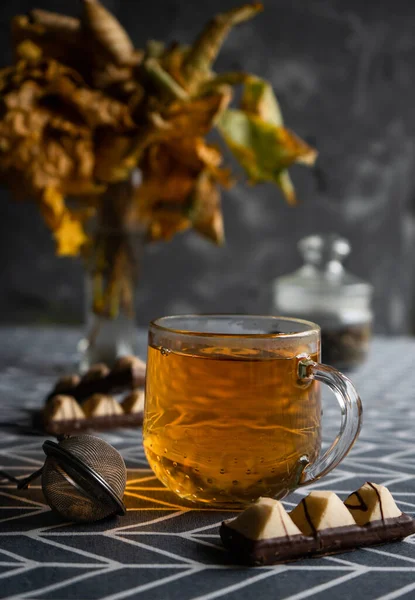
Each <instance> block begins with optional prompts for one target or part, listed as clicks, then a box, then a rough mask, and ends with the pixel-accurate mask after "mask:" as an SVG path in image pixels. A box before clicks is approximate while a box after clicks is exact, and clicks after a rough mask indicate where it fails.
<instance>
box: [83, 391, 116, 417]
mask: <svg viewBox="0 0 415 600" xmlns="http://www.w3.org/2000/svg"><path fill="white" fill-rule="evenodd" d="M82 408H83V409H84V412H85V415H86V416H87V417H110V416H113V415H122V414H124V411H123V409H122V407H121V405H120V403H119V402H117V401H116V400H115V398H113V397H112V396H106V395H105V394H94V395H93V396H91V397H90V398H88V400H86V402H84V404H83V405H82Z"/></svg>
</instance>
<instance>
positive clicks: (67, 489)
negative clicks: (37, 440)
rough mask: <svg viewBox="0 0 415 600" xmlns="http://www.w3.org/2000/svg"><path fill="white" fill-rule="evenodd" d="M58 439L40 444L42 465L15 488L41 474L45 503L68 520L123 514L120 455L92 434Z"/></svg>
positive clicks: (123, 474)
mask: <svg viewBox="0 0 415 600" xmlns="http://www.w3.org/2000/svg"><path fill="white" fill-rule="evenodd" d="M58 440H59V441H58V443H55V442H51V441H49V440H48V441H46V442H45V443H44V444H43V451H44V452H45V454H46V461H45V464H44V466H43V467H42V469H40V470H39V471H37V472H36V473H34V474H33V475H31V476H30V477H28V478H27V479H25V480H23V481H21V482H20V484H19V487H20V488H24V487H27V486H28V484H29V483H30V481H32V480H33V479H34V478H35V477H37V476H39V475H40V474H41V475H42V491H43V493H44V495H45V498H46V500H47V502H48V504H49V506H50V507H51V508H52V509H53V510H55V511H56V512H58V513H59V514H60V515H61V516H62V517H64V518H65V519H68V520H70V521H79V522H92V521H99V520H101V519H105V518H106V517H109V516H112V515H124V514H125V512H126V510H125V506H124V504H123V501H122V497H123V494H124V490H125V485H126V482H127V470H126V467H125V463H124V460H123V458H122V456H121V454H120V453H119V452H118V451H117V450H116V449H115V448H113V446H111V445H110V444H108V443H107V442H105V441H104V440H102V439H101V438H98V437H95V436H92V435H77V436H62V437H61V438H58Z"/></svg>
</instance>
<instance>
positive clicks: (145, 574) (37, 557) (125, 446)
mask: <svg viewBox="0 0 415 600" xmlns="http://www.w3.org/2000/svg"><path fill="white" fill-rule="evenodd" d="M78 338H79V332H77V331H73V330H67V329H63V328H56V329H50V330H48V329H26V328H3V329H0V340H1V343H0V369H1V370H0V399H1V405H2V416H1V419H0V420H1V421H2V422H3V425H2V426H1V437H0V469H3V470H7V471H9V472H10V473H12V474H13V475H15V476H17V477H20V476H24V475H28V474H29V473H31V472H32V471H34V470H36V469H37V468H39V467H40V466H41V465H42V464H43V459H44V455H43V452H42V450H41V445H42V442H43V439H42V438H41V437H39V436H36V435H27V434H26V435H22V434H21V433H19V430H18V429H16V428H14V427H11V426H10V423H24V422H25V420H26V419H27V413H26V412H25V411H27V410H32V409H34V408H36V407H39V406H41V404H42V399H43V397H44V395H45V393H46V392H47V391H48V390H49V389H50V387H51V384H52V382H53V381H54V379H55V378H56V377H57V375H58V374H60V373H62V372H63V371H68V370H69V369H71V368H72V367H73V365H74V364H75V361H76V355H75V353H74V349H75V347H76V342H77V339H78ZM140 342H141V347H142V352H143V355H145V333H144V332H141V333H140ZM414 367H415V340H412V339H407V338H392V339H391V338H377V339H375V340H374V341H373V345H372V351H371V355H370V358H369V361H368V362H367V363H366V365H365V366H364V367H362V368H361V369H360V370H359V371H356V372H355V373H353V374H351V378H352V379H353V380H354V382H355V383H356V385H357V387H358V389H359V391H360V394H361V397H362V400H363V403H364V407H365V416H364V426H363V430H362V433H361V435H360V438H359V440H358V442H357V443H356V445H355V447H354V448H353V450H352V452H351V453H350V454H349V456H348V457H347V459H346V460H345V461H344V462H343V463H342V464H341V465H340V466H339V467H338V468H337V469H335V471H334V472H333V473H332V474H330V475H329V476H327V477H326V478H325V479H324V480H323V481H320V482H319V483H317V484H315V485H313V486H309V488H307V489H305V488H304V489H302V490H299V491H298V492H296V493H295V494H293V495H292V496H291V497H289V498H288V499H287V502H286V505H287V507H288V508H289V507H293V506H294V505H296V504H297V503H298V502H299V500H300V499H301V497H302V496H303V495H305V494H307V493H308V491H310V489H329V490H333V491H335V492H336V493H338V494H339V496H340V497H341V498H345V497H346V496H347V495H348V494H349V493H350V492H351V491H353V490H356V489H357V488H359V487H360V485H361V484H362V483H364V481H366V480H369V481H375V482H377V483H381V484H383V485H386V486H388V488H389V489H390V490H391V492H392V493H393V495H394V497H395V499H396V501H397V503H398V505H399V507H400V508H401V509H402V510H403V511H405V512H407V513H408V514H412V515H413V514H414V512H415V478H414V475H415V445H414V436H415V368H414ZM334 404H335V402H334V401H333V399H332V398H330V397H328V398H327V401H326V400H325V411H324V415H325V416H324V426H325V437H326V439H327V440H329V439H330V437H332V436H334V435H335V432H336V428H337V427H338V422H339V411H338V410H337V408H336V407H335V406H334ZM326 407H327V408H326ZM103 437H105V439H107V440H108V441H109V442H110V443H111V444H113V445H114V446H115V447H116V448H117V449H118V450H120V452H121V453H122V455H123V456H124V458H125V461H126V464H127V467H128V479H129V480H128V486H127V490H126V495H125V502H126V504H127V507H128V513H127V516H126V517H124V518H118V519H114V520H110V521H105V522H101V523H97V524H95V525H87V526H79V525H76V526H75V525H73V524H63V523H62V522H61V521H60V520H59V518H58V517H57V516H56V515H54V514H53V513H52V512H51V511H50V510H49V508H48V506H47V505H46V504H45V501H44V498H43V496H42V492H41V489H40V486H39V482H36V485H34V486H32V487H31V488H30V490H26V491H22V492H17V491H16V489H15V486H14V485H12V484H10V483H7V482H5V481H4V480H2V481H0V497H1V500H0V597H1V598H19V599H33V600H35V599H42V600H52V599H66V598H71V599H77V600H89V599H91V600H92V599H104V598H105V599H106V600H109V599H111V600H121V599H124V598H128V599H132V598H139V599H144V598H149V599H151V600H170V599H171V600H196V599H197V600H213V599H215V598H226V599H230V600H247V599H251V598H258V599H259V598H261V599H262V598H272V599H273V600H283V599H284V600H300V599H303V598H312V599H317V600H334V599H336V600H346V599H353V600H360V599H364V600H374V599H377V600H392V599H395V598H404V599H408V600H409V599H410V598H415V536H412V537H409V538H407V539H406V540H405V541H404V542H401V543H395V544H389V545H387V546H381V547H377V548H367V549H364V550H358V551H355V552H351V553H347V554H341V555H336V556H331V557H325V558H319V559H312V560H311V559H310V560H301V561H298V562H296V563H291V564H288V565H279V566H274V567H262V568H243V567H239V566H237V565H234V564H232V562H231V561H230V559H229V556H228V555H227V553H226V552H225V551H224V549H223V547H222V545H221V541H220V538H219V535H218V528H219V525H220V523H221V521H222V520H223V519H224V518H229V517H230V515H231V514H232V513H225V512H223V511H218V510H203V511H199V510H194V508H193V507H192V506H191V505H190V504H185V505H184V504H183V503H182V502H180V501H179V500H178V499H177V498H176V497H175V496H174V495H173V494H172V493H170V492H168V491H167V490H166V489H165V488H163V486H162V485H161V484H160V483H159V482H158V481H157V480H156V479H155V477H154V475H153V474H152V472H151V471H150V469H149V468H148V465H147V463H146V460H145V457H144V453H143V449H142V446H141V432H140V431H134V430H124V431H122V430H119V431H114V432H112V433H110V434H106V435H105V436H103Z"/></svg>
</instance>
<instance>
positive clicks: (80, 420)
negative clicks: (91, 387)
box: [35, 389, 144, 435]
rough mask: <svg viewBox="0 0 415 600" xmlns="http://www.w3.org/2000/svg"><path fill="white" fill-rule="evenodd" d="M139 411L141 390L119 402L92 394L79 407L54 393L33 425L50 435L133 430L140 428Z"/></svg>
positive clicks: (68, 398)
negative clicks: (128, 428) (129, 428)
mask: <svg viewBox="0 0 415 600" xmlns="http://www.w3.org/2000/svg"><path fill="white" fill-rule="evenodd" d="M143 409H144V390H142V389H141V390H134V391H133V392H131V393H129V394H127V395H126V396H125V398H124V399H122V400H121V401H120V402H119V401H118V400H116V399H115V398H114V397H113V396H110V395H107V394H93V395H92V396H90V397H89V398H87V399H86V400H85V402H84V403H83V404H82V406H81V405H80V404H79V403H78V401H77V400H76V399H75V398H74V397H73V396H68V395H64V394H58V395H56V396H53V397H52V398H51V399H50V400H49V402H48V403H47V404H46V406H45V408H44V410H43V411H41V412H40V413H38V414H37V415H36V417H35V426H39V427H40V428H41V429H42V430H44V431H45V432H46V433H49V434H51V435H61V434H70V433H75V432H79V431H86V430H98V431H103V430H106V429H115V428H117V427H137V426H140V425H142V422H143Z"/></svg>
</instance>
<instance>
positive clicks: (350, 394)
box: [298, 357, 362, 486]
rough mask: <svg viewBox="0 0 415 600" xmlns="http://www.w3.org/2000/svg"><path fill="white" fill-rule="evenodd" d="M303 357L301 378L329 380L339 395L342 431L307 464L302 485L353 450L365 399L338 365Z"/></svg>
mask: <svg viewBox="0 0 415 600" xmlns="http://www.w3.org/2000/svg"><path fill="white" fill-rule="evenodd" d="M299 358H300V360H299V362H298V376H299V378H300V379H301V380H303V381H312V380H316V381H321V382H322V383H325V384H327V385H328V386H329V388H330V389H331V391H332V392H333V393H334V395H335V396H336V399H337V401H338V403H339V405H340V410H341V425H340V431H339V433H338V434H337V437H336V439H335V440H334V442H333V443H332V444H331V446H330V448H328V449H327V450H326V451H325V452H324V454H323V455H322V456H320V457H319V458H318V459H317V460H316V462H314V463H312V464H310V463H309V464H307V465H306V467H305V468H304V470H303V472H302V475H301V477H300V481H299V485H300V486H301V485H308V484H309V483H312V482H313V481H316V480H317V479H320V477H323V476H324V475H326V474H327V473H328V472H329V471H331V470H332V469H334V467H336V466H337V465H338V464H339V463H340V462H341V461H342V460H343V458H344V457H345V456H346V454H347V453H348V452H349V450H350V449H351V447H352V446H353V444H354V442H355V440H356V438H357V436H358V435H359V432H360V428H361V425H362V401H361V400H360V398H359V395H358V393H357V391H356V389H355V387H354V385H353V384H352V382H351V381H350V380H349V379H348V378H347V377H346V376H345V375H343V374H342V373H340V372H339V371H337V369H334V368H333V367H329V366H328V365H322V364H320V363H316V362H314V361H313V360H311V358H309V357H304V358H301V357H299Z"/></svg>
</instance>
